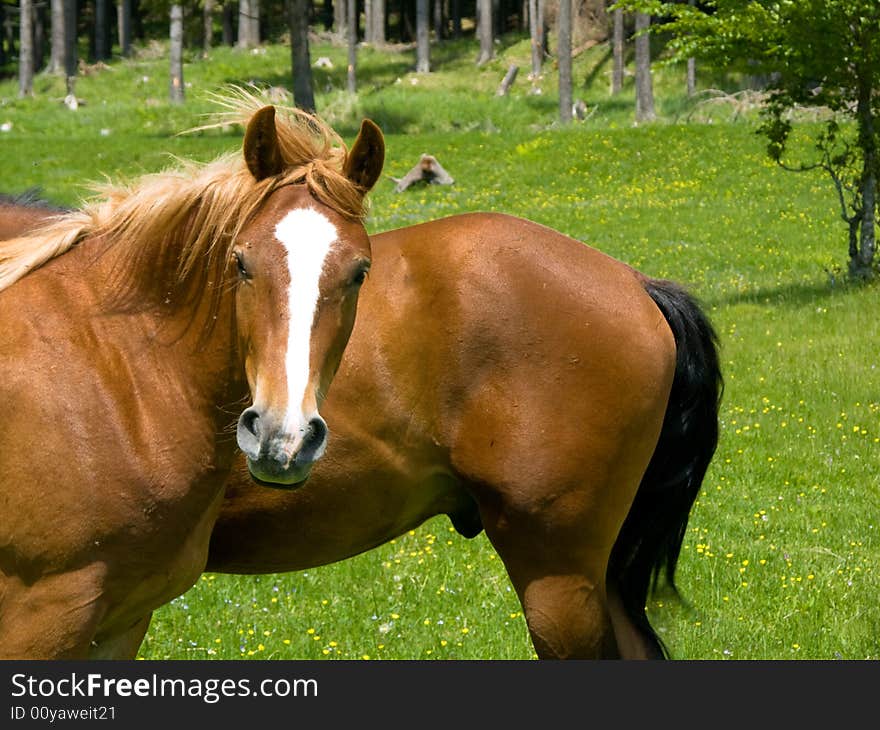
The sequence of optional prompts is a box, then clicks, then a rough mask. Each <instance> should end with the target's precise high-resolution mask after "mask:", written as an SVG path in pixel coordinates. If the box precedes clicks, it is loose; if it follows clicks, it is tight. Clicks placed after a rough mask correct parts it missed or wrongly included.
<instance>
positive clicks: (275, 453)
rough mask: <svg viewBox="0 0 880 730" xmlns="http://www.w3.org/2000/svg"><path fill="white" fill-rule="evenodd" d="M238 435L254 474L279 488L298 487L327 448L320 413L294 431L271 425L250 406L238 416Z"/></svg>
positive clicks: (262, 482) (324, 427) (258, 479)
mask: <svg viewBox="0 0 880 730" xmlns="http://www.w3.org/2000/svg"><path fill="white" fill-rule="evenodd" d="M236 438H237V440H238V446H239V448H240V449H241V450H242V451H243V452H244V454H245V456H246V457H247V464H248V470H249V471H250V473H251V476H252V477H253V478H254V479H255V480H256V481H258V482H259V483H261V484H264V485H266V486H270V487H277V488H280V489H290V488H292V487H295V486H299V485H300V484H302V483H303V482H305V480H306V479H308V477H309V474H310V473H311V471H312V466H313V465H314V463H315V462H316V461H317V460H318V459H320V458H321V456H322V455H323V454H324V450H325V449H326V447H327V424H326V422H325V421H324V419H323V418H321V417H320V416H319V415H317V414H316V415H315V416H313V417H312V418H311V419H309V421H308V423H306V424H305V425H304V426H302V427H300V428H298V429H297V430H296V431H295V432H294V433H289V432H286V431H284V430H282V429H279V428H272V427H271V425H270V424H269V419H268V418H266V417H265V416H263V415H261V414H260V412H259V410H258V409H256V408H254V407H251V408H248V409H247V410H246V411H244V413H242V414H241V417H240V418H239V419H238V428H237V429H236Z"/></svg>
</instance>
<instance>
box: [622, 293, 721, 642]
mask: <svg viewBox="0 0 880 730" xmlns="http://www.w3.org/2000/svg"><path fill="white" fill-rule="evenodd" d="M645 290H646V291H647V292H648V295H649V296H650V297H651V299H653V300H654V302H655V303H656V304H657V306H658V307H659V308H660V311H661V312H663V316H664V317H666V321H667V322H668V323H669V327H670V328H671V329H672V333H673V335H674V337H675V344H676V349H677V355H676V364H675V376H674V378H673V381H672V391H671V393H670V395H669V405H668V406H667V407H666V415H665V417H664V419H663V428H662V430H661V431H660V438H659V440H658V441H657V448H656V449H655V451H654V455H653V456H652V457H651V461H650V463H649V464H648V468H647V470H646V471H645V475H644V477H642V482H641V484H640V485H639V490H638V492H637V493H636V497H635V500H634V501H633V505H632V507H631V508H630V511H629V514H628V515H627V518H626V520H625V521H624V523H623V527H622V528H621V531H620V534H619V535H618V537H617V541H616V542H615V544H614V549H613V551H612V553H611V560H610V562H609V565H608V578H609V581H612V582H613V583H614V586H615V588H616V590H617V592H618V594H619V595H620V598H621V600H622V602H623V606H624V608H625V609H626V612H627V614H628V615H629V617H630V619H631V620H632V621H633V623H634V624H635V625H636V626H637V627H638V628H639V629H640V630H641V631H642V633H643V634H644V638H645V639H647V640H648V641H650V642H651V643H653V644H654V645H655V646H656V649H657V655H658V656H668V652H667V651H666V647H665V646H664V645H663V642H662V641H661V640H660V638H659V637H658V636H657V634H656V633H655V632H654V629H653V628H652V627H651V625H650V623H648V618H647V616H646V615H645V604H646V602H647V599H648V593H649V591H650V590H651V589H653V588H654V587H655V586H656V584H657V581H658V579H659V578H660V575H661V574H664V575H665V578H666V582H667V583H668V584H669V587H670V588H672V589H673V590H675V566H676V564H677V563H678V555H679V553H680V552H681V543H682V540H683V539H684V535H685V530H686V529H687V523H688V516H689V514H690V511H691V507H692V506H693V503H694V500H695V499H696V498H697V494H698V493H699V491H700V485H701V484H702V482H703V477H704V476H705V474H706V469H707V468H708V466H709V462H710V461H711V460H712V456H713V454H714V453H715V447H716V446H717V444H718V406H719V403H720V400H721V392H722V390H723V381H722V377H721V370H720V368H719V364H718V339H717V336H716V334H715V331H714V329H713V328H712V325H711V323H710V322H709V320H708V318H707V317H706V315H705V314H704V313H703V312H702V311H701V309H700V306H699V305H698V303H697V302H696V301H695V300H694V299H693V298H692V297H691V296H690V295H689V294H688V293H687V292H686V291H685V290H684V289H683V288H682V287H680V286H679V285H678V284H675V283H673V282H670V281H661V280H656V279H649V280H647V281H646V282H645Z"/></svg>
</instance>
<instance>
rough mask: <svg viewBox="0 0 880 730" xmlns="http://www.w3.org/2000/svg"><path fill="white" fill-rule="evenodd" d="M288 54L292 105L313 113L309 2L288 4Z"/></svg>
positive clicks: (299, 1)
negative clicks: (291, 75) (291, 63)
mask: <svg viewBox="0 0 880 730" xmlns="http://www.w3.org/2000/svg"><path fill="white" fill-rule="evenodd" d="M290 52H291V56H292V61H293V103H294V104H296V106H297V107H299V108H300V109H302V110H304V111H307V112H310V113H314V111H315V90H314V84H313V83H312V60H311V54H310V53H309V0H292V2H291V3H290Z"/></svg>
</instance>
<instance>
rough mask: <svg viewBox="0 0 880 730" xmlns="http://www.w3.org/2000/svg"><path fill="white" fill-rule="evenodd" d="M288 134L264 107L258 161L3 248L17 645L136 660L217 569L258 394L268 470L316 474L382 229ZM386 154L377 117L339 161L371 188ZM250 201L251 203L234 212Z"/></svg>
mask: <svg viewBox="0 0 880 730" xmlns="http://www.w3.org/2000/svg"><path fill="white" fill-rule="evenodd" d="M292 136H293V132H291V131H290V130H288V139H287V140H285V138H283V137H279V136H278V135H277V134H276V126H275V111H274V109H273V108H271V107H266V108H263V109H261V110H259V111H257V112H256V113H255V114H253V115H252V117H251V120H250V123H249V124H248V129H247V134H246V137H245V145H244V157H245V161H246V169H245V166H241V169H240V168H238V167H232V168H231V170H230V171H227V170H226V166H225V165H226V163H223V164H219V163H218V165H215V167H213V168H212V167H210V166H209V167H206V168H205V171H204V172H203V177H205V178H206V181H205V184H204V185H202V182H203V181H202V179H201V178H196V181H195V182H194V183H192V184H190V185H189V188H187V187H186V185H187V184H188V183H187V182H186V181H185V180H183V179H182V178H174V177H172V178H171V179H170V182H171V184H170V185H169V184H168V183H169V180H168V179H166V178H164V177H163V178H160V179H158V180H153V181H152V183H151V182H150V181H148V182H147V183H145V187H146V189H147V193H144V192H143V189H142V188H137V189H135V190H134V191H129V190H117V191H113V192H111V194H110V195H109V198H108V201H106V202H103V203H101V204H100V205H99V206H98V207H96V208H93V209H91V210H87V211H86V212H74V213H72V214H70V216H69V217H65V216H61V217H60V218H57V219H55V218H53V219H51V220H50V221H49V223H48V226H47V227H46V228H37V229H36V230H35V231H32V233H31V236H30V237H23V238H18V239H10V240H9V241H6V242H4V243H2V244H0V264H2V265H3V266H0V274H2V276H0V283H3V284H4V285H5V286H4V287H0V331H2V332H3V333H4V336H3V341H2V344H0V373H2V374H3V375H2V377H0V404H2V408H3V411H4V419H3V420H2V421H0V512H2V515H3V517H2V520H0V655H2V657H4V658H81V657H87V656H88V657H92V658H97V657H131V656H133V655H134V654H135V652H136V650H137V648H138V646H139V645H140V642H141V640H142V638H143V634H144V632H145V631H146V628H147V625H148V623H149V618H150V613H151V611H152V610H154V609H155V608H156V607H158V606H160V605H162V604H164V603H166V602H167V601H168V600H170V599H172V598H174V597H175V596H177V595H180V594H181V593H183V592H184V591H185V590H186V589H187V588H188V587H189V586H191V585H192V583H193V582H194V581H195V580H196V579H197V578H198V576H199V574H200V573H201V572H202V570H203V568H204V565H205V560H206V555H207V546H208V539H209V535H210V531H211V528H212V525H213V522H214V518H215V516H216V513H217V510H218V509H219V505H220V502H221V500H222V496H223V483H224V480H225V478H226V475H227V473H228V470H229V468H230V466H231V464H232V459H233V456H234V454H235V453H236V436H235V434H234V433H233V429H231V428H230V427H231V426H234V421H235V415H236V413H237V412H238V411H240V410H241V407H242V405H241V404H242V403H243V402H246V401H247V399H248V397H249V395H252V396H253V398H254V403H253V405H252V406H250V408H248V409H247V410H246V411H245V413H248V412H249V411H250V413H251V415H250V416H248V419H247V422H248V423H249V424H251V425H253V424H254V423H256V422H258V420H259V419H260V418H262V426H261V427H260V433H259V438H257V439H256V441H255V442H253V443H252V442H248V444H249V446H251V447H253V448H252V449H251V454H250V456H251V459H250V462H251V467H252V468H253V469H254V470H255V471H256V472H258V473H259V475H260V476H261V477H262V478H268V479H271V480H273V481H277V482H278V483H279V485H282V486H284V485H287V484H289V483H290V482H291V481H298V480H301V479H302V478H304V477H305V476H307V474H308V470H309V469H310V468H311V466H312V463H313V462H314V461H316V460H317V459H318V458H319V457H320V451H321V450H322V449H323V440H324V439H325V438H326V427H322V428H321V429H317V427H315V426H314V424H315V423H317V422H318V421H319V420H320V422H321V423H323V419H321V418H320V416H319V415H318V410H317V409H318V407H319V406H320V405H321V400H322V397H321V393H318V392H317V391H318V389H319V388H321V389H322V390H326V388H327V387H329V383H330V381H331V380H332V377H333V374H334V373H335V370H336V368H337V366H338V362H339V359H340V357H341V352H342V350H343V349H344V347H345V344H346V342H347V339H348V335H349V333H350V331H351V326H352V324H353V320H354V312H355V307H356V301H357V293H358V288H359V281H357V277H358V274H359V272H361V271H362V268H363V266H364V265H365V262H368V261H369V239H368V238H367V236H366V233H365V231H364V229H363V226H362V224H361V222H360V220H359V219H357V218H352V217H351V216H348V215H346V214H345V213H346V212H345V211H339V210H336V209H334V208H333V207H332V206H331V205H328V204H325V203H323V202H322V201H320V200H319V197H320V190H319V191H318V192H317V193H316V190H315V189H314V186H313V185H312V184H311V183H303V181H302V180H300V179H298V175H297V174H296V173H295V171H294V172H290V171H289V170H288V168H289V167H290V166H291V165H290V164H289V158H290V154H289V150H285V149H283V148H284V144H285V141H287V142H290V141H291V140H290V139H289V138H290V137H292ZM294 141H295V140H294ZM381 156H382V152H381V136H380V134H379V132H378V130H377V129H375V128H374V127H372V126H370V125H367V124H365V126H364V128H363V129H362V135H361V137H359V140H358V142H356V143H355V146H354V147H353V149H352V151H351V154H349V155H348V157H347V158H346V159H345V162H344V165H343V169H341V170H339V171H338V172H336V173H330V172H328V173H327V174H328V175H331V174H336V175H337V176H338V178H339V181H340V182H339V184H340V185H343V186H345V185H349V186H351V190H352V191H353V192H354V196H353V197H352V200H355V202H356V200H357V198H359V197H361V198H362V197H363V195H364V194H365V193H366V191H367V190H369V188H370V187H371V186H372V184H373V182H375V179H376V177H377V176H378V171H379V169H381ZM377 157H378V158H379V159H378V160H377ZM308 171H309V174H312V173H313V172H314V171H313V170H311V168H309V170H308ZM345 179H347V180H348V181H349V182H348V183H345V182H344V180H345ZM151 184H153V185H154V187H157V188H158V190H159V191H161V194H159V193H157V192H156V191H155V190H154V191H152V192H151V191H150V190H149V186H150V185H151ZM187 195H190V197H191V200H190V199H189V198H187V197H186V196H187ZM239 195H240V196H241V197H243V198H244V199H245V200H247V201H249V202H247V203H246V204H245V205H244V206H243V207H241V208H240V209H239V208H235V207H230V206H231V203H232V200H233V199H234V198H235V197H236V196H239ZM138 196H140V197H138ZM212 196H213V197H212ZM178 198H180V199H182V200H183V201H184V202H183V203H182V204H181V202H180V200H178ZM145 202H146V203H149V204H150V205H146V206H145V205H144V203H145ZM145 208H146V210H145ZM127 209H130V210H129V212H128V213H126V212H125V211H126V210H127ZM302 215H306V216H308V217H311V218H314V219H318V220H320V221H322V222H323V224H324V227H325V229H326V230H328V231H330V232H331V233H332V235H331V236H330V238H331V239H332V240H330V239H328V240H327V241H325V242H324V244H325V245H324V249H325V250H324V253H323V255H322V258H321V260H320V266H319V267H317V268H315V267H313V270H312V275H311V277H312V278H311V280H310V282H306V284H307V285H308V286H306V288H309V289H310V290H312V289H313V290H314V292H313V295H312V302H311V306H312V307H313V308H314V311H312V310H309V312H308V313H307V316H306V318H305V319H304V320H303V321H304V323H305V324H304V325H303V326H301V327H299V328H298V329H297V328H294V327H293V325H292V324H290V323H291V322H293V321H296V318H297V312H295V311H294V310H293V309H292V308H291V305H292V304H294V303H297V302H298V301H299V300H296V299H295V297H294V295H293V294H291V293H290V292H291V291H292V290H293V288H294V287H293V286H292V281H293V279H294V276H295V274H294V271H295V268H294V264H295V263H301V262H302V261H303V260H309V257H310V256H311V254H310V253H309V252H308V246H307V244H308V242H304V241H302V240H299V239H298V238H297V237H296V236H290V235H287V234H286V233H284V230H285V229H284V228H283V224H284V221H288V220H290V219H291V216H294V217H296V216H302ZM163 216H164V218H165V219H166V220H165V225H164V226H163V227H162V228H159V227H158V225H159V224H158V223H157V220H160V219H162V218H163ZM224 216H225V217H224ZM218 217H219V221H218V220H216V219H217V218H218ZM150 226H153V227H154V229H150ZM212 226H214V228H212ZM306 233H307V232H306ZM138 235H141V238H140V239H138V238H137V236H138ZM328 235H330V234H328ZM303 236H305V233H302V234H301V236H300V238H302V237H303ZM131 241H134V243H135V244H137V245H131ZM62 254H63V255H62ZM312 258H313V257H312ZM4 276H5V277H6V278H5V280H4V278H3V277H4ZM353 277H354V279H353ZM300 319H302V318H300ZM292 347H295V348H297V350H298V351H301V352H305V353H306V358H305V362H299V363H298V365H297V367H298V368H299V369H300V370H301V371H302V372H301V375H302V377H301V381H302V382H300V385H299V390H297V389H296V388H295V387H294V386H293V385H290V383H288V382H287V381H288V380H289V373H288V371H289V370H290V368H287V369H285V363H286V361H287V360H289V359H290V358H289V355H288V352H289V350H290V349H291V348H292ZM276 411H277V412H280V413H282V414H283V418H281V419H275V420H272V419H271V418H270V414H272V413H274V412H276ZM242 419H244V416H242ZM239 430H241V427H240V428H239ZM238 440H239V442H241V437H240V436H239V439H238ZM266 443H271V444H272V445H273V447H272V451H271V453H270V451H269V449H268V448H267V447H264V446H265V444H266ZM268 472H271V473H268Z"/></svg>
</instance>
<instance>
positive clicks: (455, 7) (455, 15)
mask: <svg viewBox="0 0 880 730" xmlns="http://www.w3.org/2000/svg"><path fill="white" fill-rule="evenodd" d="M450 5H451V9H450V13H451V15H452V37H453V38H455V39H456V40H458V39H459V38H461V0H450Z"/></svg>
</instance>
